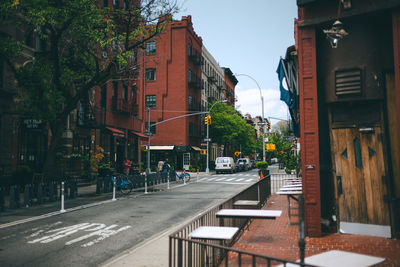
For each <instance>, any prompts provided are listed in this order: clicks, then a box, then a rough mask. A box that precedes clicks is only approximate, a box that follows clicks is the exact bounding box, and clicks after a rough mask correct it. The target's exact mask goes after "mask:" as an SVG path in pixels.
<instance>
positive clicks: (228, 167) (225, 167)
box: [215, 157, 236, 174]
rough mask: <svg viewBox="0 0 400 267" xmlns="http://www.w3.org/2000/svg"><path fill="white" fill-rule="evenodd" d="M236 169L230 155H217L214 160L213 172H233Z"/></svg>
mask: <svg viewBox="0 0 400 267" xmlns="http://www.w3.org/2000/svg"><path fill="white" fill-rule="evenodd" d="M235 170H236V165H235V161H234V160H233V158H231V157H218V158H216V160H215V172H216V173H217V174H218V173H222V172H227V173H234V172H235Z"/></svg>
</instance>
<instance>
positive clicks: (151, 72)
mask: <svg viewBox="0 0 400 267" xmlns="http://www.w3.org/2000/svg"><path fill="white" fill-rule="evenodd" d="M155 80H156V69H146V81H155Z"/></svg>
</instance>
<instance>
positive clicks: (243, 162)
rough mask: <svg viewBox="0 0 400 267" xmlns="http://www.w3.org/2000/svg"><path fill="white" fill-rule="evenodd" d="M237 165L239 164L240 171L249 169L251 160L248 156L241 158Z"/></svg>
mask: <svg viewBox="0 0 400 267" xmlns="http://www.w3.org/2000/svg"><path fill="white" fill-rule="evenodd" d="M236 166H238V169H239V171H247V170H249V169H250V168H251V167H250V160H249V159H248V158H240V159H238V160H237V162H236Z"/></svg>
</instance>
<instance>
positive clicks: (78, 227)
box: [26, 223, 132, 247]
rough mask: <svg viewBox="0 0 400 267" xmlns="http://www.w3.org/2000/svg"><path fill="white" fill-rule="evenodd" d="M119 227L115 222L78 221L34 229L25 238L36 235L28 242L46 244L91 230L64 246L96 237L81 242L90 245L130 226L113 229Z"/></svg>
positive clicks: (85, 245)
mask: <svg viewBox="0 0 400 267" xmlns="http://www.w3.org/2000/svg"><path fill="white" fill-rule="evenodd" d="M117 227H119V226H118V225H116V224H112V225H110V226H108V227H107V226H106V225H105V224H103V223H80V224H75V225H71V226H66V227H61V228H57V229H52V230H48V228H47V229H45V230H43V229H39V230H38V229H35V232H34V233H32V234H31V235H29V236H27V237H26V238H27V239H29V238H32V237H38V236H41V237H38V238H36V239H34V240H31V241H28V242H27V243H28V244H37V243H40V244H47V243H50V242H54V241H56V240H58V239H61V238H67V237H69V236H71V235H73V234H76V233H78V232H84V233H86V232H91V233H89V234H85V235H83V236H80V237H77V238H74V239H72V240H69V241H67V242H65V245H66V246H69V245H72V244H75V243H78V242H81V241H84V240H86V241H88V239H90V238H91V237H97V238H94V239H92V240H90V241H89V242H85V243H84V244H81V247H90V246H92V245H94V244H97V243H99V242H101V241H103V240H104V239H106V238H108V237H110V236H113V235H116V234H118V233H120V232H122V231H125V230H128V229H129V228H131V227H132V226H130V225H126V226H122V227H120V228H119V229H115V228H117Z"/></svg>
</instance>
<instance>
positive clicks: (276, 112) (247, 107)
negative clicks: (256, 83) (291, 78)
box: [235, 86, 288, 124]
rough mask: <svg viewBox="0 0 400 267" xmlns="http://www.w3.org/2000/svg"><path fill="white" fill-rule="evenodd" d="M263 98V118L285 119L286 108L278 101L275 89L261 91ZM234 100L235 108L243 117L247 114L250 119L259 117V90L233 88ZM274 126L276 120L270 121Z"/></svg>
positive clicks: (286, 115)
mask: <svg viewBox="0 0 400 267" xmlns="http://www.w3.org/2000/svg"><path fill="white" fill-rule="evenodd" d="M261 92H262V95H263V97H264V117H265V118H268V117H275V118H281V119H287V117H288V108H287V105H286V104H285V102H283V101H281V100H279V97H280V92H279V90H276V89H261ZM235 93H236V99H237V102H236V103H235V107H236V109H237V110H239V111H240V112H241V113H242V114H243V115H245V114H247V113H249V114H250V115H251V116H252V117H255V116H261V113H262V104H261V97H260V90H259V89H257V88H256V89H247V90H243V89H241V88H240V86H236V88H235ZM271 122H272V123H273V124H274V123H275V122H276V120H275V121H274V119H271Z"/></svg>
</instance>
